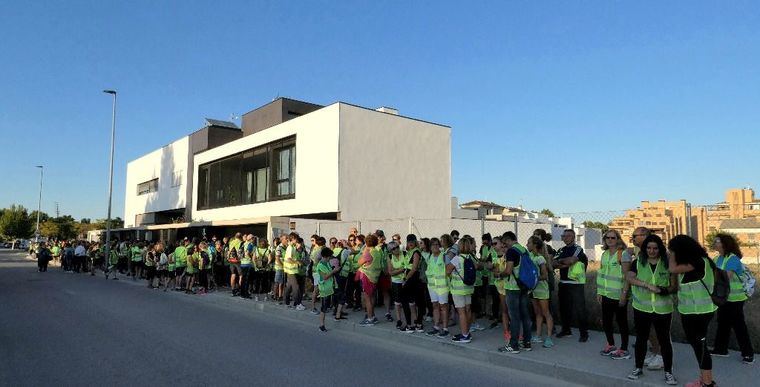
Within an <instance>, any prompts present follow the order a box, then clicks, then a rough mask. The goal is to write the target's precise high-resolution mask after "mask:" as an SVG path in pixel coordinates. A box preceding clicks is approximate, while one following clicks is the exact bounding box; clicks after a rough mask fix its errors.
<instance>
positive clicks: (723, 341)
mask: <svg viewBox="0 0 760 387" xmlns="http://www.w3.org/2000/svg"><path fill="white" fill-rule="evenodd" d="M731 328H733V329H734V333H736V341H737V342H738V343H739V349H741V351H742V356H753V354H754V353H755V351H754V349H753V348H752V341H751V340H750V338H749V332H748V331H747V323H746V322H745V321H744V301H735V302H726V303H725V304H723V305H722V306H721V307H720V308H718V329H717V330H716V331H715V343H714V345H715V351H716V352H727V351H728V339H729V337H730V336H731Z"/></svg>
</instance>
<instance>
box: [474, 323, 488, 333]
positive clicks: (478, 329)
mask: <svg viewBox="0 0 760 387" xmlns="http://www.w3.org/2000/svg"><path fill="white" fill-rule="evenodd" d="M470 329H471V330H473V331H483V330H485V329H486V328H483V327H482V326H481V325H480V324H478V323H476V322H474V323H472V325H470Z"/></svg>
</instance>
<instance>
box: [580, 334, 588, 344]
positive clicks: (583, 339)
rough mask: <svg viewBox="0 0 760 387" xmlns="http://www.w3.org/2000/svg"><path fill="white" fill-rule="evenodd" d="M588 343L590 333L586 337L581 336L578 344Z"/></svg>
mask: <svg viewBox="0 0 760 387" xmlns="http://www.w3.org/2000/svg"><path fill="white" fill-rule="evenodd" d="M587 341H588V333H587V334H585V335H581V337H580V338H578V342H579V343H585V342H587Z"/></svg>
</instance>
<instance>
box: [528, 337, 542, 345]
mask: <svg viewBox="0 0 760 387" xmlns="http://www.w3.org/2000/svg"><path fill="white" fill-rule="evenodd" d="M530 342H531V343H533V344H541V343H543V342H544V339H542V338H541V337H539V336H533V338H532V339H530Z"/></svg>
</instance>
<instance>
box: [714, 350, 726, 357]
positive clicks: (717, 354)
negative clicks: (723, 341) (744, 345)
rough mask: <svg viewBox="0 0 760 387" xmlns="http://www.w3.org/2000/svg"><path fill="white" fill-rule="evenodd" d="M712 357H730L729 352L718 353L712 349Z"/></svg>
mask: <svg viewBox="0 0 760 387" xmlns="http://www.w3.org/2000/svg"><path fill="white" fill-rule="evenodd" d="M710 355H712V356H717V357H728V351H716V350H715V349H711V350H710Z"/></svg>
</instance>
